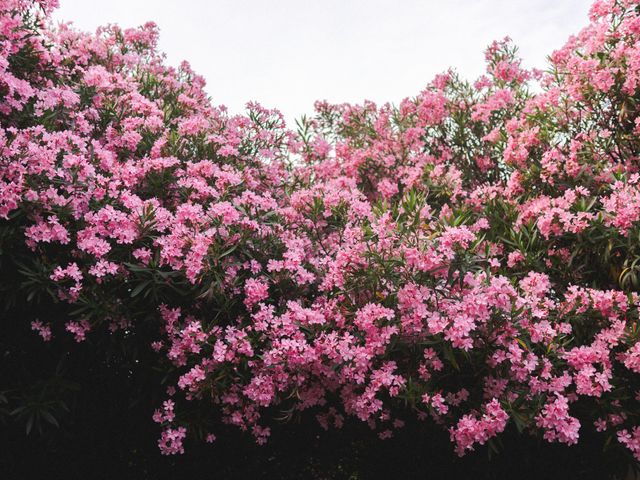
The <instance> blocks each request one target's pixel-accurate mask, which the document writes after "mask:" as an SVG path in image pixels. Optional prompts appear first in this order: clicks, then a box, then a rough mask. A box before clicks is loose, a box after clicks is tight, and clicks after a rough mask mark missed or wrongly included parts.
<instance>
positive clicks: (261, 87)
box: [55, 0, 591, 122]
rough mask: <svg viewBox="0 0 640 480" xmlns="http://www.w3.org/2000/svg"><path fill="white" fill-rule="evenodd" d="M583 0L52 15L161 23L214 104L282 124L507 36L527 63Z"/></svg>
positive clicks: (87, 10)
mask: <svg viewBox="0 0 640 480" xmlns="http://www.w3.org/2000/svg"><path fill="white" fill-rule="evenodd" d="M590 3H591V0H277V1H276V0H272V1H269V0H107V1H97V0H60V8H59V9H58V11H57V13H56V15H55V18H56V19H58V20H64V21H72V22H73V23H74V24H75V25H76V26H77V27H79V28H81V29H83V30H91V31H93V30H95V28H96V27H98V26H99V25H104V24H106V23H118V24H119V25H121V26H123V27H133V26H138V25H140V24H142V23H144V22H146V21H149V20H152V21H154V22H156V23H157V24H158V26H159V27H160V48H161V50H162V51H164V52H165V53H166V54H167V60H168V62H169V63H170V64H172V65H178V64H179V62H180V61H181V60H188V61H189V62H190V63H191V65H192V67H193V68H194V69H195V71H196V72H198V73H199V74H201V75H203V76H204V77H205V79H206V80H207V92H208V93H209V94H210V95H211V97H212V98H213V102H214V103H215V104H224V105H226V106H227V107H229V109H230V110H231V111H232V112H241V111H242V109H243V108H244V104H245V103H246V102H247V101H249V100H257V101H259V102H260V103H262V104H263V105H264V106H267V107H277V108H279V109H280V110H281V111H282V112H283V113H284V114H285V116H286V118H287V121H288V122H290V121H291V120H292V119H293V118H297V117H299V116H300V115H301V114H303V113H310V112H311V111H312V108H313V102H314V101H315V100H317V99H326V100H329V101H330V102H346V101H348V102H361V101H362V100H364V99H368V100H373V101H375V102H378V103H383V102H386V101H393V102H397V101H399V100H401V99H402V98H404V97H406V96H411V95H415V94H417V93H418V92H419V91H420V90H421V89H422V88H423V87H424V86H425V85H426V84H427V82H428V81H429V80H430V79H431V78H432V77H433V75H434V74H436V73H439V72H442V71H444V70H446V69H447V68H448V67H450V66H453V67H455V68H456V69H457V70H458V71H459V72H460V73H462V74H463V75H464V76H465V77H467V78H475V77H476V76H478V75H479V74H481V73H482V72H483V69H484V65H483V53H482V52H483V50H484V48H485V47H486V46H487V45H488V44H489V43H490V42H491V41H492V40H494V39H500V38H503V37H504V36H505V35H509V36H510V37H511V38H513V39H514V40H515V42H516V43H517V44H518V45H519V47H520V53H521V55H522V57H523V58H524V61H525V65H527V66H535V67H539V68H544V67H545V66H546V63H545V58H546V56H547V55H548V54H549V53H551V52H552V51H553V50H554V49H556V48H559V47H560V46H562V45H563V44H564V42H565V41H566V39H567V38H568V37H569V35H571V34H573V33H577V32H578V30H579V29H580V28H581V27H583V26H584V25H585V24H586V23H587V12H588V9H589V5H590Z"/></svg>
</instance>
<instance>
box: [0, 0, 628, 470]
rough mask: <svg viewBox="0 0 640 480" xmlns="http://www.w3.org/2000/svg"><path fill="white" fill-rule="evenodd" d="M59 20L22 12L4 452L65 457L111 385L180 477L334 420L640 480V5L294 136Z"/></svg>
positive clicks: (129, 43) (9, 121) (8, 176)
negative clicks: (248, 440) (211, 460)
mask: <svg viewBox="0 0 640 480" xmlns="http://www.w3.org/2000/svg"><path fill="white" fill-rule="evenodd" d="M55 4H56V1H55V0H2V1H0V152H1V153H0V253H1V255H0V269H1V270H0V271H1V273H2V275H1V280H0V302H1V303H2V308H3V315H2V326H1V329H2V335H1V337H2V338H0V343H1V344H2V350H3V351H4V354H3V355H4V357H5V358H4V360H3V363H0V372H1V373H0V375H1V378H2V382H1V383H0V389H1V391H0V420H2V421H3V422H5V427H6V428H16V425H18V426H19V428H20V429H21V431H22V435H25V434H28V435H37V434H38V432H40V433H39V434H40V435H46V434H47V432H48V431H51V430H56V429H62V430H64V429H65V428H66V426H67V425H73V422H74V411H75V410H76V407H77V402H76V400H74V399H77V396H78V391H79V390H82V388H83V383H82V381H80V382H79V381H78V379H84V381H86V382H94V383H93V384H92V385H95V384H96V379H100V378H102V377H101V375H107V376H109V375H110V377H109V378H110V380H109V382H110V383H109V385H111V386H110V388H109V389H105V391H104V392H103V393H102V395H105V396H106V398H109V395H114V400H113V402H116V400H117V399H119V398H121V397H120V396H119V395H121V394H124V393H123V392H125V391H126V392H129V394H130V393H131V392H135V398H136V402H137V403H136V405H137V406H136V410H135V411H136V414H138V415H142V416H145V418H144V421H145V422H148V423H149V428H150V429H155V431H156V433H157V436H158V441H157V443H158V446H159V449H160V452H161V453H163V454H166V455H171V454H177V453H184V451H185V449H187V450H188V449H189V445H196V444H197V443H198V442H209V443H214V446H213V447H211V452H212V455H215V448H216V447H217V446H218V445H219V444H221V443H222V444H224V442H225V441H226V440H225V435H224V434H222V433H223V432H229V427H230V426H232V427H237V428H238V429H239V430H241V431H246V432H247V434H248V435H251V436H253V437H254V438H255V441H256V442H257V443H258V444H263V443H265V442H268V441H269V437H270V434H271V431H272V429H273V428H276V429H282V428H285V429H293V430H295V429H296V428H300V427H299V423H300V422H303V424H304V425H308V423H309V421H312V422H313V423H315V424H317V429H318V430H319V431H320V430H333V429H338V430H339V429H341V428H343V426H344V429H345V430H349V431H351V432H353V430H352V429H353V428H354V427H353V424H354V422H355V423H356V424H357V423H363V424H364V425H366V427H367V429H371V430H372V431H374V432H375V434H376V435H377V436H378V437H379V439H380V440H377V441H379V442H382V443H384V442H383V441H384V440H385V439H388V438H390V437H392V436H394V435H402V432H403V431H405V430H406V429H410V430H412V431H418V430H419V431H434V432H436V431H438V432H443V433H444V434H445V436H446V437H448V438H449V439H450V441H451V446H450V449H452V450H453V451H454V452H455V453H457V454H458V455H460V456H464V455H465V454H467V453H468V452H470V451H472V450H474V449H476V450H478V449H485V450H487V451H490V452H493V453H495V452H498V454H499V451H500V450H503V449H504V448H506V447H505V446H504V444H503V442H502V440H501V439H502V437H503V436H504V435H507V436H508V438H510V439H515V440H514V441H515V442H530V441H531V438H540V439H543V440H545V441H547V442H551V443H559V444H566V445H574V444H579V443H580V442H581V439H582V438H584V437H585V436H588V437H589V438H591V439H593V438H598V439H600V440H598V441H601V446H602V448H601V449H600V450H599V451H600V452H601V453H600V455H602V458H603V462H604V458H605V457H606V456H607V455H613V456H616V457H615V458H617V459H620V460H619V462H618V464H619V465H622V467H621V469H622V471H624V468H623V467H624V465H625V464H624V461H625V460H624V459H626V461H627V462H628V463H629V464H631V465H633V464H636V462H637V461H638V460H640V423H639V415H640V343H639V342H638V339H639V335H640V333H639V325H638V321H639V309H640V295H639V293H640V170H639V166H640V106H639V102H640V3H638V2H635V1H632V0H599V1H596V2H595V3H594V4H593V6H592V8H591V10H590V23H589V25H588V26H587V27H586V28H585V29H583V30H582V31H581V32H580V33H578V34H577V35H576V36H574V37H571V38H570V39H569V41H568V42H567V44H566V45H565V46H563V47H562V48H560V49H559V50H557V51H555V52H553V53H552V54H551V55H550V57H549V64H548V66H547V69H546V70H545V71H539V70H527V69H525V68H523V67H522V65H521V62H520V59H519V58H518V56H517V49H516V48H515V46H514V45H513V44H512V43H511V42H510V41H509V40H508V39H505V40H503V41H499V42H494V43H493V44H491V45H490V46H489V47H488V48H487V50H486V63H487V69H486V74H485V75H483V76H481V77H480V78H478V79H477V80H476V81H474V82H468V81H466V80H464V79H461V78H460V77H459V76H458V75H457V74H456V73H455V72H454V71H453V70H451V71H448V72H445V73H443V74H441V75H439V76H437V77H436V78H435V79H434V80H433V81H431V83H429V84H428V85H427V86H426V87H425V89H424V90H423V91H422V92H420V93H419V94H418V95H416V96H414V97H410V98H406V99H405V100H403V101H402V102H400V103H399V104H398V105H392V104H385V105H381V106H378V105H375V104H373V103H371V102H365V103H364V104H362V105H349V104H342V105H331V104H328V103H326V102H317V103H316V107H315V113H314V114H313V115H312V116H309V117H303V118H302V119H300V120H299V121H298V122H297V125H296V127H297V128H296V129H295V130H290V129H287V127H286V125H285V122H284V120H283V117H282V115H281V114H280V113H279V112H278V111H277V110H270V109H266V108H264V107H262V106H260V105H258V104H255V103H249V104H248V105H247V111H246V113H245V114H244V115H233V114H231V113H229V112H227V110H226V109H225V108H224V107H216V106H214V105H213V104H212V102H211V100H210V99H209V97H208V96H207V94H206V93H205V92H204V90H203V88H204V84H205V83H204V80H203V79H202V78H201V77H199V76H198V75H196V74H195V73H194V72H193V71H192V70H191V69H190V67H189V65H188V64H187V63H183V64H182V65H180V67H179V68H178V69H176V68H173V67H170V66H167V65H166V63H165V61H164V58H163V55H162V54H161V53H159V52H158V50H157V47H156V42H157V37H158V31H157V28H156V27H155V26H154V25H153V24H147V25H144V26H143V27H141V28H139V29H126V30H123V29H120V28H118V27H117V26H114V25H110V26H108V27H105V28H101V29H99V30H98V31H97V32H96V33H95V34H88V33H83V32H79V31H77V30H75V29H74V28H73V27H72V26H70V25H65V24H63V25H57V26H56V25H54V24H53V22H52V21H51V19H50V13H51V11H52V9H53V8H55ZM249 93H250V92H249ZM223 96H224V95H223V92H222V93H221V94H220V97H223ZM71 358H73V359H75V360H74V361H75V363H74V364H73V366H72V367H69V365H68V364H69V361H70V360H69V359H71ZM73 379H75V380H73ZM121 390H122V391H121ZM109 401H111V400H109ZM74 402H76V403H74ZM70 405H76V407H74V408H70ZM129 407H130V406H129ZM127 408H128V407H127V406H126V405H123V406H122V410H123V411H125V410H127ZM123 415H124V413H123ZM78 418H79V417H78ZM154 422H155V423H154ZM305 422H306V423H305ZM422 425H424V426H425V428H422ZM417 426H419V427H417ZM305 428H308V427H305ZM416 429H418V430H416ZM503 432H504V433H503ZM436 435H440V433H438V434H436ZM437 438H440V437H437ZM234 441H235V440H234ZM487 444H488V446H485V447H480V446H481V445H487ZM194 448H195V447H194ZM264 448H268V447H264ZM565 448H566V447H565ZM574 448H577V447H574Z"/></svg>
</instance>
